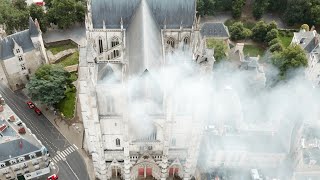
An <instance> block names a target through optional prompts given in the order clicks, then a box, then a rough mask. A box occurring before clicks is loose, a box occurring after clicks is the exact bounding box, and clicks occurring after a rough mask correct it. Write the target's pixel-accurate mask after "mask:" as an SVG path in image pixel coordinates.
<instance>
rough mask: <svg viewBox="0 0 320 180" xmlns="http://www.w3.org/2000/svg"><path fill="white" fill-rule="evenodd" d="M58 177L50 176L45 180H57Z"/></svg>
mask: <svg viewBox="0 0 320 180" xmlns="http://www.w3.org/2000/svg"><path fill="white" fill-rule="evenodd" d="M57 179H58V176H57V175H56V174H52V175H51V176H49V177H48V179H47V180H57Z"/></svg>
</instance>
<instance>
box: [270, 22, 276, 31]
mask: <svg viewBox="0 0 320 180" xmlns="http://www.w3.org/2000/svg"><path fill="white" fill-rule="evenodd" d="M272 29H278V25H277V23H276V22H275V21H271V22H270V23H269V24H268V31H271V30H272Z"/></svg>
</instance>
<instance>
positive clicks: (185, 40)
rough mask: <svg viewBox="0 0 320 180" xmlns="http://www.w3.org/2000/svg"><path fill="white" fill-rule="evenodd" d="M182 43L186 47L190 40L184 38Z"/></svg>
mask: <svg viewBox="0 0 320 180" xmlns="http://www.w3.org/2000/svg"><path fill="white" fill-rule="evenodd" d="M183 43H184V44H186V45H188V44H189V43H190V38H189V37H188V36H186V37H185V38H183Z"/></svg>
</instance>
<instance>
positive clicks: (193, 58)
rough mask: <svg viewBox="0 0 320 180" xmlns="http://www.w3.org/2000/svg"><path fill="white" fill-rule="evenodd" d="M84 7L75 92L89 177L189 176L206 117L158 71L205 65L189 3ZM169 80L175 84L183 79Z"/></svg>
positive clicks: (202, 69)
mask: <svg viewBox="0 0 320 180" xmlns="http://www.w3.org/2000/svg"><path fill="white" fill-rule="evenodd" d="M87 8H88V13H87V15H86V36H87V45H86V46H85V47H81V48H80V64H79V91H78V92H79V93H78V96H79V100H80V107H81V111H80V113H81V114H80V116H81V117H82V119H83V123H84V128H85V148H86V150H87V151H88V152H89V154H90V155H92V160H93V165H94V170H95V174H96V177H97V178H98V179H111V178H117V177H122V178H123V179H126V180H129V179H136V178H140V177H142V178H146V177H147V178H149V177H153V178H155V179H162V180H164V179H166V178H168V177H171V178H172V177H180V178H184V179H191V178H192V177H195V176H197V174H196V172H197V171H196V165H197V160H198V154H199V145H200V142H201V134H202V130H201V129H202V128H203V125H202V123H203V120H204V119H205V116H206V115H205V113H199V112H201V111H202V109H197V107H194V104H197V103H191V102H192V101H193V100H196V99H194V98H195V97H191V96H190V94H185V93H182V92H183V91H187V90H188V89H187V88H185V89H184V90H178V89H177V90H176V91H175V90H172V89H170V88H169V87H167V86H165V85H164V84H163V83H166V81H165V80H166V78H169V77H166V75H164V74H162V73H161V71H163V70H164V67H165V66H170V64H180V65H179V66H178V67H181V68H184V67H186V66H188V64H189V63H195V64H199V66H196V67H198V68H196V69H195V70H194V72H189V70H190V69H189V70H188V69H185V70H186V71H187V72H189V73H191V74H194V73H195V75H196V74H199V73H206V72H211V71H212V66H213V63H214V59H213V52H212V51H210V50H207V49H206V48H205V44H204V43H203V41H204V40H203V38H202V37H201V34H200V26H199V20H198V19H197V18H196V16H195V15H196V14H195V12H196V1H195V0H175V1H172V0H161V1H159V0H117V1H113V0H94V1H91V0H88V4H87ZM184 57H186V58H184ZM191 74H190V75H191ZM172 78H173V77H172ZM163 81H164V82H163ZM176 83H177V84H179V86H180V87H181V86H182V87H183V83H184V82H183V79H180V80H177V82H176ZM176 88H178V87H176ZM189 89H190V88H189ZM172 91H174V93H173V92H172ZM178 96H180V98H177V97H178ZM177 99H183V100H184V101H183V103H181V102H179V103H178V101H177ZM187 101H188V102H187Z"/></svg>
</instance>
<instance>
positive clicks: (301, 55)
mask: <svg viewBox="0 0 320 180" xmlns="http://www.w3.org/2000/svg"><path fill="white" fill-rule="evenodd" d="M272 63H273V64H274V65H275V66H276V67H278V68H279V71H280V77H286V75H287V74H288V73H289V71H290V70H295V69H297V68H301V67H307V66H308V59H307V56H306V54H305V52H304V50H303V49H302V48H301V47H300V46H298V45H295V46H288V47H287V48H285V49H284V50H283V51H280V52H277V53H274V54H273V57H272Z"/></svg>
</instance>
